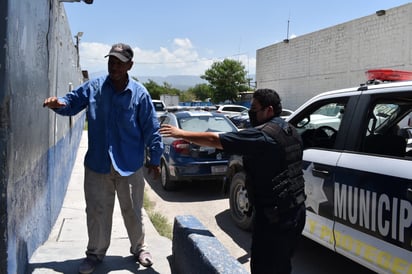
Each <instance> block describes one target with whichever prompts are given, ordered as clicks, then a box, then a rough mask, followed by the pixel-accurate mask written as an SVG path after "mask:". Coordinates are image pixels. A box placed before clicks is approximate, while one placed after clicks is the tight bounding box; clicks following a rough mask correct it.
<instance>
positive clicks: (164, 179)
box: [160, 161, 176, 190]
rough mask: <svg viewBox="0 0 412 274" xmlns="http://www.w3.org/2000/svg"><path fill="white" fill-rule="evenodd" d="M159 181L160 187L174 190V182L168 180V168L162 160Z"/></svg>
mask: <svg viewBox="0 0 412 274" xmlns="http://www.w3.org/2000/svg"><path fill="white" fill-rule="evenodd" d="M160 182H161V183H162V187H163V189H165V190H175V189H176V183H175V182H173V181H171V180H170V175H169V170H168V169H167V166H166V164H165V162H164V161H162V164H161V166H160Z"/></svg>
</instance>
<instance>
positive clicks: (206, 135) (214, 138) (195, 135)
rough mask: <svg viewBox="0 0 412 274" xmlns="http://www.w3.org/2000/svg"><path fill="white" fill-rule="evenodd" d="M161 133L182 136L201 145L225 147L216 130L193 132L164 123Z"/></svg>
mask: <svg viewBox="0 0 412 274" xmlns="http://www.w3.org/2000/svg"><path fill="white" fill-rule="evenodd" d="M160 134H162V135H163V136H164V137H174V138H182V139H184V140H186V141H188V142H192V143H195V144H197V145H200V146H209V147H215V148H218V149H223V147H222V144H221V142H220V138H219V135H218V134H217V133H215V132H193V131H186V130H182V129H179V128H177V127H174V126H171V125H162V127H161V128H160Z"/></svg>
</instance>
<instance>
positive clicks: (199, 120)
mask: <svg viewBox="0 0 412 274" xmlns="http://www.w3.org/2000/svg"><path fill="white" fill-rule="evenodd" d="M179 124H180V128H181V129H183V130H188V131H195V132H206V131H209V132H211V131H212V132H233V131H236V127H234V126H233V125H232V124H231V123H230V122H229V121H228V120H227V119H225V118H224V117H220V116H200V117H184V118H180V119H179Z"/></svg>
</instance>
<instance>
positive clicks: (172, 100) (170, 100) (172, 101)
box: [160, 94, 179, 107]
mask: <svg viewBox="0 0 412 274" xmlns="http://www.w3.org/2000/svg"><path fill="white" fill-rule="evenodd" d="M160 100H162V101H163V102H164V103H165V105H166V107H170V106H178V105H179V95H170V94H162V95H160Z"/></svg>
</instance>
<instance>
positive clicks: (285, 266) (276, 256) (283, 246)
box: [250, 204, 306, 274]
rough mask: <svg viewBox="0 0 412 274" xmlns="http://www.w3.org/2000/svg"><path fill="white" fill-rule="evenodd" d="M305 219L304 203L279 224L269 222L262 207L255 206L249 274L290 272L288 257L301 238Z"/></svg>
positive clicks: (289, 257)
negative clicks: (260, 208)
mask: <svg viewBox="0 0 412 274" xmlns="http://www.w3.org/2000/svg"><path fill="white" fill-rule="evenodd" d="M305 221H306V208H305V205H304V204H302V205H301V206H299V207H298V208H296V209H295V210H293V211H292V212H290V213H289V214H288V217H287V218H286V219H284V220H282V221H280V222H278V223H270V222H269V220H268V219H267V218H266V216H265V214H264V213H263V210H259V208H256V215H255V219H254V227H253V232H252V250H251V253H252V254H251V262H250V269H251V273H252V274H289V273H291V271H292V266H291V258H292V256H293V253H294V251H295V248H296V246H297V244H298V241H299V239H300V237H301V234H302V230H303V227H304V226H305Z"/></svg>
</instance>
